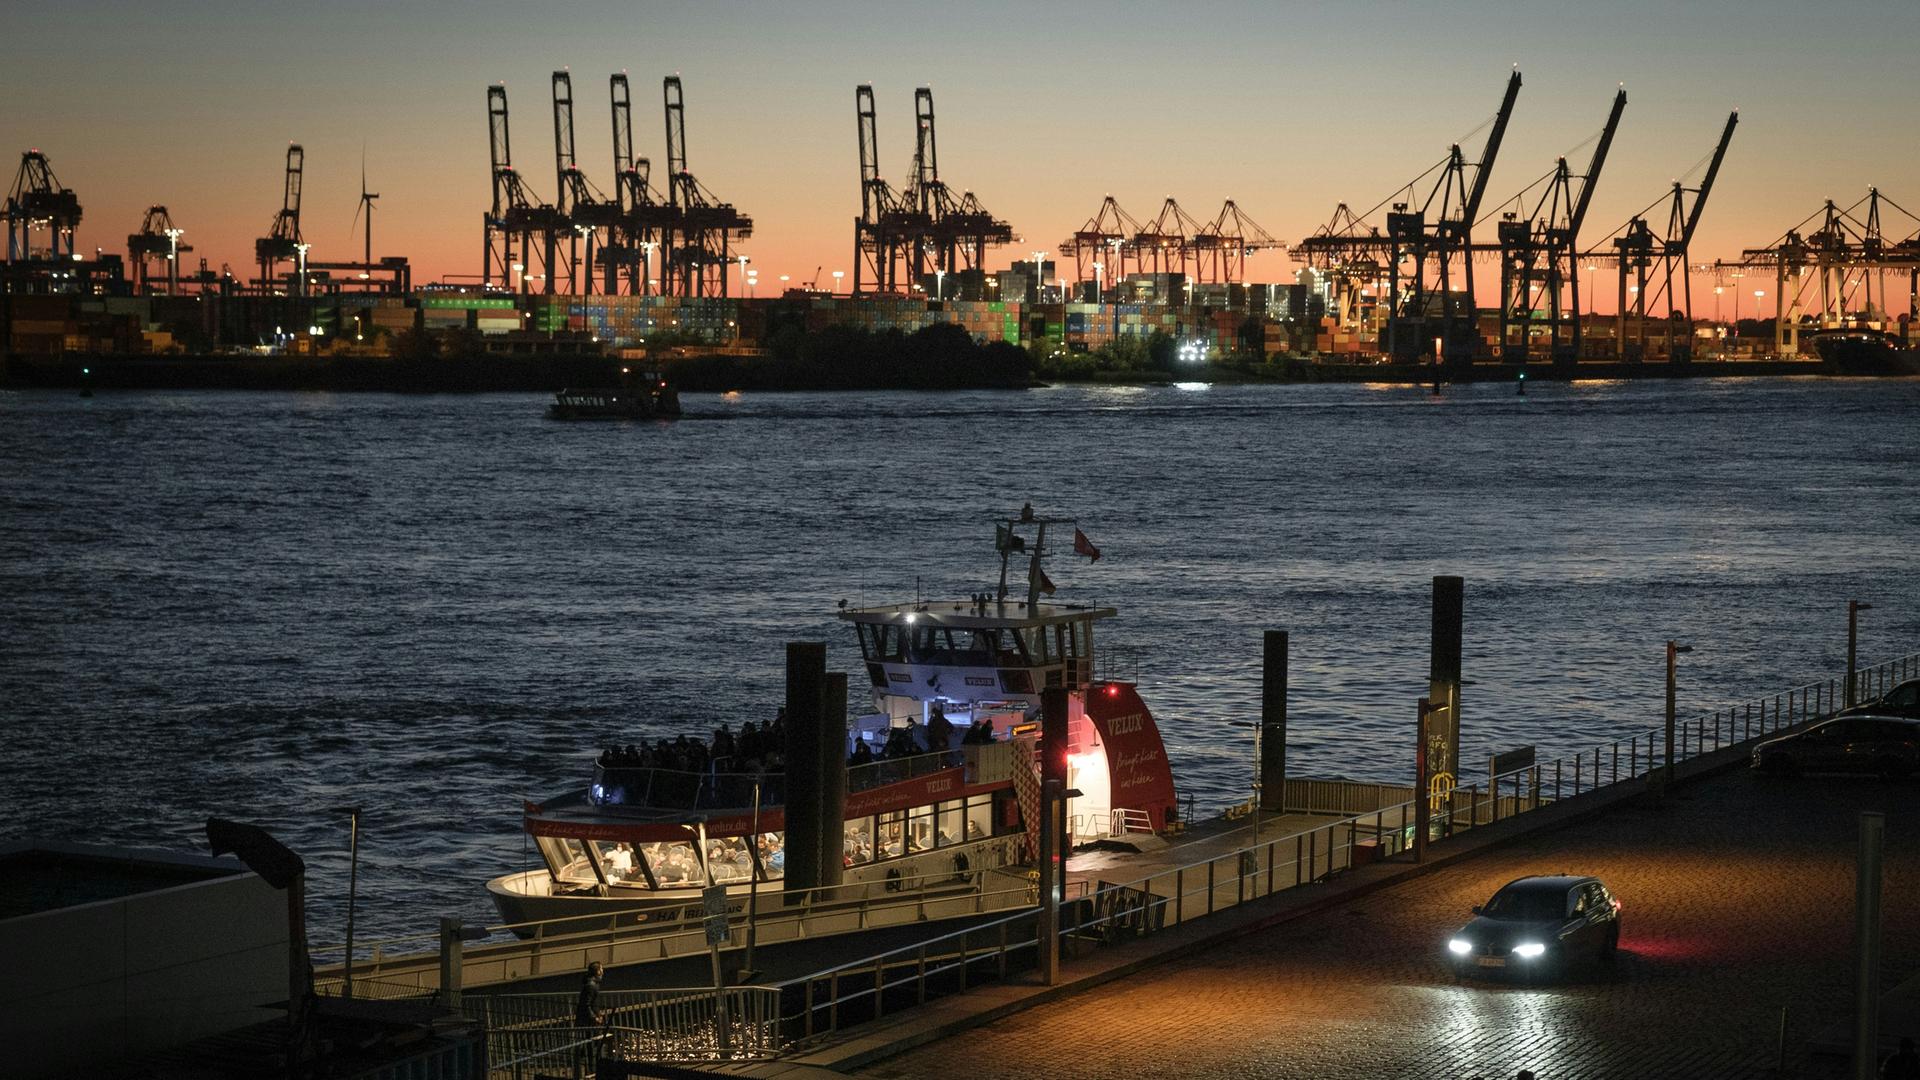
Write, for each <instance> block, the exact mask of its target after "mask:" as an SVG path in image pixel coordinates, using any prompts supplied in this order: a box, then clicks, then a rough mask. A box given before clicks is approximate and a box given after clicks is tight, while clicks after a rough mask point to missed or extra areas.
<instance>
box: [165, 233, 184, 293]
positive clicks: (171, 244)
mask: <svg viewBox="0 0 1920 1080" xmlns="http://www.w3.org/2000/svg"><path fill="white" fill-rule="evenodd" d="M186 231H187V230H185V229H168V230H167V295H168V296H172V295H173V294H174V290H175V289H177V288H178V287H179V285H180V236H181V234H182V233H185V232H186Z"/></svg>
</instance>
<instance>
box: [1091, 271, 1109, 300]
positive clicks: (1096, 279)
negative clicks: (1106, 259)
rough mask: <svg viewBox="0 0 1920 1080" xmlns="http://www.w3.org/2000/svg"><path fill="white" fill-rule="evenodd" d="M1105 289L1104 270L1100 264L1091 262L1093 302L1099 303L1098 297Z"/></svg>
mask: <svg viewBox="0 0 1920 1080" xmlns="http://www.w3.org/2000/svg"><path fill="white" fill-rule="evenodd" d="M1106 291H1107V279H1106V271H1105V268H1104V266H1103V265H1102V264H1100V263H1094V264H1093V302H1094V303H1096V304H1097V303H1099V302H1100V297H1101V296H1102V295H1103V294H1104V293H1105V292H1106Z"/></svg>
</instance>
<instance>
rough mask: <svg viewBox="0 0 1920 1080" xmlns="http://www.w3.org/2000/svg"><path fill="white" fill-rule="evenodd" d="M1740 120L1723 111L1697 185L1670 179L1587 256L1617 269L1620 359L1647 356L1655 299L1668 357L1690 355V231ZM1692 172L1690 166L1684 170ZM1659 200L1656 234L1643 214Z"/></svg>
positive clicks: (1697, 223) (1683, 358)
mask: <svg viewBox="0 0 1920 1080" xmlns="http://www.w3.org/2000/svg"><path fill="white" fill-rule="evenodd" d="M1739 122H1740V112H1739V110H1737V109H1736V110H1734V111H1733V112H1730V113H1728V114H1727V124H1726V127H1724V128H1722V129H1721V131H1720V141H1719V142H1718V143H1716V144H1714V148H1713V152H1712V153H1711V154H1709V155H1708V156H1707V157H1706V158H1705V159H1703V160H1704V161H1705V162H1706V172H1705V173H1704V174H1703V175H1702V176H1701V178H1700V186H1699V187H1697V188H1689V187H1687V186H1686V181H1685V178H1684V177H1683V178H1682V179H1679V180H1675V181H1674V182H1673V187H1672V189H1671V191H1669V192H1668V193H1667V194H1666V195H1663V196H1661V197H1660V198H1658V199H1655V200H1654V201H1653V202H1652V203H1650V204H1648V205H1647V207H1646V208H1645V209H1643V210H1641V211H1640V212H1639V213H1637V214H1635V215H1633V216H1632V217H1630V218H1628V219H1627V222H1626V224H1625V225H1622V226H1621V227H1620V228H1618V229H1615V230H1614V231H1613V233H1612V234H1610V235H1609V236H1608V237H1607V238H1606V239H1605V240H1603V241H1602V243H1603V244H1606V245H1607V246H1609V247H1610V248H1611V250H1610V251H1607V250H1606V249H1605V248H1597V249H1595V250H1594V251H1592V252H1589V253H1588V254H1587V255H1586V258H1587V260H1588V262H1589V264H1590V265H1598V263H1599V262H1600V261H1601V260H1602V259H1605V260H1606V261H1609V262H1612V263H1614V264H1616V265H1617V267H1618V269H1619V277H1618V282H1619V295H1618V298H1617V299H1618V303H1619V307H1618V308H1616V309H1615V310H1616V312H1617V314H1616V316H1615V324H1614V340H1615V342H1616V343H1617V349H1616V354H1617V355H1618V356H1619V357H1620V358H1621V359H1622V360H1627V361H1634V360H1641V359H1645V358H1646V355H1647V346H1648V340H1647V327H1648V312H1649V311H1650V310H1658V308H1657V307H1656V305H1659V304H1665V305H1666V307H1667V309H1668V310H1667V314H1666V315H1664V316H1660V320H1661V322H1662V323H1664V324H1665V345H1666V350H1667V357H1668V359H1669V360H1672V361H1679V362H1684V361H1686V360H1688V359H1690V358H1691V357H1692V355H1693V281H1692V275H1691V274H1690V273H1689V269H1690V267H1689V264H1688V262H1687V256H1688V253H1689V252H1690V251H1691V250H1692V246H1693V234H1694V232H1695V230H1697V229H1698V228H1699V227H1700V215H1701V214H1702V213H1704V212H1705V211H1706V208H1707V198H1708V196H1710V195H1712V194H1713V182H1714V180H1715V179H1716V178H1717V177H1718V176H1719V175H1720V164H1721V162H1722V161H1724V160H1725V159H1726V156H1727V144H1728V143H1730V142H1732V141H1733V129H1734V127H1735V126H1736V125H1738V124H1739ZM1698 167H1699V166H1697V165H1696V166H1695V168H1696V169H1697V168H1698ZM1691 172H1692V170H1689V175H1691ZM1661 203H1666V204H1667V226H1666V230H1665V232H1664V233H1662V234H1659V235H1656V234H1655V233H1654V231H1653V228H1652V226H1651V225H1649V224H1648V221H1647V217H1646V215H1647V214H1648V213H1650V212H1652V211H1653V210H1654V209H1655V208H1656V207H1658V206H1659V205H1660V204H1661ZM1676 274H1677V275H1678V278H1679V286H1678V292H1677V294H1676V289H1675V276H1676ZM1681 333H1684V334H1685V338H1686V339H1685V340H1684V341H1683V340H1680V334H1681Z"/></svg>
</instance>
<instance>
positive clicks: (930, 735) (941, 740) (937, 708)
mask: <svg viewBox="0 0 1920 1080" xmlns="http://www.w3.org/2000/svg"><path fill="white" fill-rule="evenodd" d="M927 749H928V750H932V751H934V752H936V753H940V754H948V753H949V752H950V751H951V750H952V749H953V721H951V720H948V719H947V710H946V708H945V706H943V705H941V704H940V703H939V702H937V701H936V702H934V703H933V717H932V718H931V719H929V720H928V721H927Z"/></svg>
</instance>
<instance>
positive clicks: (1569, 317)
mask: <svg viewBox="0 0 1920 1080" xmlns="http://www.w3.org/2000/svg"><path fill="white" fill-rule="evenodd" d="M1626 107H1627V91H1626V88H1625V87H1621V88H1620V90H1619V92H1618V93H1616V94H1615V95H1614V98H1613V108H1612V111H1611V112H1609V113H1608V114H1607V122H1606V124H1605V125H1604V126H1602V127H1601V129H1600V134H1599V137H1598V138H1597V139H1596V140H1595V142H1594V146H1593V159H1592V160H1591V161H1589V162H1588V163H1587V171H1586V172H1584V173H1581V174H1579V175H1578V176H1575V175H1574V174H1573V173H1572V172H1571V171H1570V170H1569V169H1568V167H1567V159H1566V158H1564V157H1562V158H1560V159H1558V160H1557V161H1556V162H1555V163H1554V167H1553V169H1552V170H1551V171H1550V172H1549V173H1548V174H1547V175H1546V176H1545V177H1543V178H1542V179H1541V180H1540V181H1535V184H1534V186H1539V185H1541V184H1542V183H1543V182H1544V185H1545V186H1544V189H1543V190H1542V191H1541V193H1540V197H1539V199H1538V200H1537V201H1536V202H1535V203H1534V206H1533V209H1532V211H1531V212H1529V213H1528V214H1527V216H1526V217H1524V218H1523V217H1521V216H1520V215H1519V214H1517V213H1513V214H1508V215H1507V216H1506V217H1505V218H1504V219H1503V220H1502V221H1501V222H1500V224H1499V238H1500V342H1501V354H1502V358H1503V359H1506V360H1510V361H1516V362H1521V363H1524V362H1525V361H1526V360H1527V359H1528V357H1529V355H1530V354H1531V353H1532V352H1533V349H1534V342H1535V339H1536V338H1537V337H1538V336H1539V335H1538V333H1537V332H1536V331H1537V330H1538V329H1540V328H1542V327H1544V328H1545V329H1546V331H1547V340H1546V343H1545V344H1546V353H1547V356H1548V357H1549V358H1551V359H1552V360H1554V361H1555V362H1558V363H1562V364H1571V363H1573V362H1574V361H1576V360H1577V359H1578V358H1579V356H1580V351H1581V327H1580V266H1579V259H1580V248H1579V238H1580V225H1581V223H1582V222H1584V221H1585V220H1586V217H1587V207H1588V206H1589V205H1591V204H1592V201H1593V189H1594V186H1595V185H1596V184H1598V183H1599V182H1600V170H1601V169H1602V168H1603V167H1604V166H1605V165H1606V162H1607V150H1608V148H1610V147H1611V146H1612V145H1613V135H1614V132H1615V131H1616V130H1618V129H1619V127H1620V114H1621V113H1622V112H1624V111H1625V110H1626ZM1525 196H1526V192H1525V191H1523V192H1522V193H1521V194H1520V195H1518V196H1516V197H1515V198H1516V200H1524V198H1525ZM1569 300H1570V302H1569ZM1542 304H1544V305H1545V310H1544V312H1543V311H1542V307H1541V305H1542ZM1563 336H1564V337H1565V339H1566V340H1565V342H1564V343H1563V342H1562V337H1563ZM1516 337H1517V338H1518V340H1515V339H1516Z"/></svg>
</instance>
